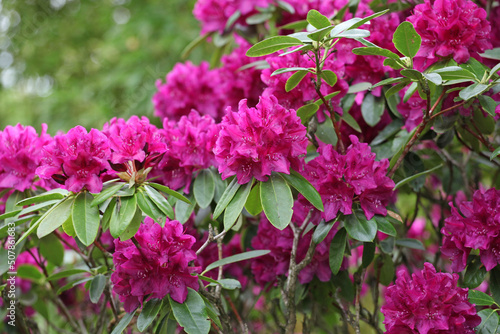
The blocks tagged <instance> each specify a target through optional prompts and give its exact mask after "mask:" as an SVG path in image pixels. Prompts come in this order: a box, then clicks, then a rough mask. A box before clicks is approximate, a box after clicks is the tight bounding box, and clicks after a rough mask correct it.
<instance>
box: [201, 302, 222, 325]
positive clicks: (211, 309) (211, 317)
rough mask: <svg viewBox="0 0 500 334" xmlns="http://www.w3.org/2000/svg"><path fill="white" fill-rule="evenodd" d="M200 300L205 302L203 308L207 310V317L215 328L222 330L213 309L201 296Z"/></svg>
mask: <svg viewBox="0 0 500 334" xmlns="http://www.w3.org/2000/svg"><path fill="white" fill-rule="evenodd" d="M202 298H203V301H204V302H205V307H206V308H207V313H208V317H209V318H210V319H211V320H212V321H213V322H214V323H215V325H217V327H219V328H222V324H221V322H220V319H219V315H218V314H217V311H216V310H215V307H214V306H213V305H212V304H211V303H210V302H209V301H208V300H207V299H206V298H205V297H203V296H202Z"/></svg>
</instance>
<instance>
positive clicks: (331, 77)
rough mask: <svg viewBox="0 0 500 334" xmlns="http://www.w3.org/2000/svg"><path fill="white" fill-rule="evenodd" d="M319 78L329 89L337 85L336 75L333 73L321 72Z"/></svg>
mask: <svg viewBox="0 0 500 334" xmlns="http://www.w3.org/2000/svg"><path fill="white" fill-rule="evenodd" d="M321 77H322V78H323V80H325V81H326V83H327V84H328V85H330V86H331V87H333V86H335V84H336V83H337V75H336V74H335V73H334V72H333V71H330V70H324V71H323V72H321Z"/></svg>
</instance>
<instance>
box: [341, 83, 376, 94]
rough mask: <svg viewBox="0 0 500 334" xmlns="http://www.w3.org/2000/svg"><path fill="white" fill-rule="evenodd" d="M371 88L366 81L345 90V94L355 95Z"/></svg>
mask: <svg viewBox="0 0 500 334" xmlns="http://www.w3.org/2000/svg"><path fill="white" fill-rule="evenodd" d="M371 87H372V84H371V83H369V82H366V81H363V82H358V83H357V84H354V85H351V86H350V87H349V89H348V90H347V94H355V93H359V92H364V91H365V90H368V89H370V88H371Z"/></svg>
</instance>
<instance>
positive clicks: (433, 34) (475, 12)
mask: <svg viewBox="0 0 500 334" xmlns="http://www.w3.org/2000/svg"><path fill="white" fill-rule="evenodd" d="M486 15H487V14H486V11H485V10H484V9H482V8H479V7H478V6H477V5H476V4H475V3H474V2H472V1H471V0H435V1H431V0H425V2H424V3H423V4H420V5H417V6H415V9H414V14H413V15H411V16H409V17H408V18H407V20H408V21H409V22H411V23H412V24H413V25H414V26H415V30H416V31H417V33H418V34H419V35H420V36H421V37H422V46H421V47H420V50H419V51H418V53H417V58H420V60H421V61H422V64H423V65H424V66H428V65H430V64H432V63H434V62H435V61H438V60H439V57H448V56H450V57H453V59H454V60H455V61H456V62H457V63H465V62H466V61H467V60H469V58H470V57H471V56H472V55H476V54H477V53H480V52H483V51H484V50H487V49H491V47H492V45H491V42H490V40H489V39H490V31H491V26H490V23H489V22H488V21H487V20H486ZM417 58H416V62H418V59H417Z"/></svg>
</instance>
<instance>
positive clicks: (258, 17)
mask: <svg viewBox="0 0 500 334" xmlns="http://www.w3.org/2000/svg"><path fill="white" fill-rule="evenodd" d="M272 17H273V14H271V13H257V14H254V15H252V16H249V17H247V19H246V20H245V22H246V24H248V25H254V24H261V23H264V22H266V21H268V20H269V19H270V18H272Z"/></svg>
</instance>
